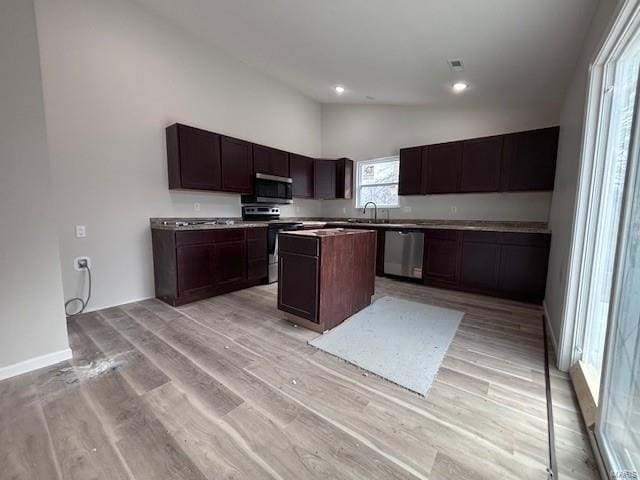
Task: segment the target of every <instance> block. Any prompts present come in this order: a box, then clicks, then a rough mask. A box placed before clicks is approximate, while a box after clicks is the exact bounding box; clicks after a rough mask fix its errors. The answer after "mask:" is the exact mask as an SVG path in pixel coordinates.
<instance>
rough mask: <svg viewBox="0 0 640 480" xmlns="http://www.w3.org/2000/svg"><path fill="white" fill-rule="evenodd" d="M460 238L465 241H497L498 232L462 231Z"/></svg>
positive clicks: (498, 237)
mask: <svg viewBox="0 0 640 480" xmlns="http://www.w3.org/2000/svg"><path fill="white" fill-rule="evenodd" d="M462 238H463V240H464V241H465V242H475V243H498V242H499V240H500V234H499V233H498V232H463V234H462Z"/></svg>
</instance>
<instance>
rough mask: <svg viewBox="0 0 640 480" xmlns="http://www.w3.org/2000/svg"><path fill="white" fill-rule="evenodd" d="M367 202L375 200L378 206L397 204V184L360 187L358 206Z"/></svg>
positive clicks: (393, 205)
mask: <svg viewBox="0 0 640 480" xmlns="http://www.w3.org/2000/svg"><path fill="white" fill-rule="evenodd" d="M367 202H375V204H376V205H377V206H378V207H395V206H397V205H398V185H397V184H396V185H385V186H363V187H360V206H364V204H365V203H367Z"/></svg>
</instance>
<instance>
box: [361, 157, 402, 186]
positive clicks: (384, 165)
mask: <svg viewBox="0 0 640 480" xmlns="http://www.w3.org/2000/svg"><path fill="white" fill-rule="evenodd" d="M399 164H400V162H399V161H398V160H390V161H388V162H375V163H374V162H371V163H367V162H361V163H360V165H359V166H360V185H370V184H374V183H398V174H399V172H400V167H399Z"/></svg>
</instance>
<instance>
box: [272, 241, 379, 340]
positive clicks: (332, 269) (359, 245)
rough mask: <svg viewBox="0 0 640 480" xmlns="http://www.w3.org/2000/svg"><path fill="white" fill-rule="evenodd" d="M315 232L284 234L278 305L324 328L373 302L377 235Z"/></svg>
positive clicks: (314, 326) (312, 325)
mask: <svg viewBox="0 0 640 480" xmlns="http://www.w3.org/2000/svg"><path fill="white" fill-rule="evenodd" d="M314 232H317V230H310V231H304V232H302V231H300V232H290V233H281V234H280V236H279V260H278V262H279V263H278V269H279V272H278V278H279V280H278V308H279V309H280V310H283V311H285V312H288V313H290V314H292V315H294V316H295V317H296V318H295V319H294V321H296V322H297V323H300V324H301V325H303V326H305V327H308V328H311V329H313V330H316V331H324V330H327V329H330V328H333V327H334V326H336V325H338V324H339V323H341V322H342V321H344V320H345V319H346V318H348V317H349V316H351V315H353V314H354V313H356V312H358V311H360V310H361V309H363V308H364V307H366V306H367V305H369V304H370V303H371V297H372V295H373V293H374V282H375V255H376V233H375V232H373V231H355V230H343V231H333V232H334V233H329V232H331V230H322V231H321V232H327V233H322V234H315V233H314Z"/></svg>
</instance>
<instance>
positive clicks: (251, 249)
mask: <svg viewBox="0 0 640 480" xmlns="http://www.w3.org/2000/svg"><path fill="white" fill-rule="evenodd" d="M267 252H268V251H267V229H266V228H250V229H248V230H247V278H248V279H249V280H259V279H262V278H265V277H266V276H267V266H268V265H267Z"/></svg>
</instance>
